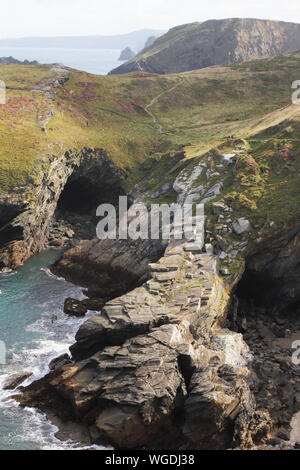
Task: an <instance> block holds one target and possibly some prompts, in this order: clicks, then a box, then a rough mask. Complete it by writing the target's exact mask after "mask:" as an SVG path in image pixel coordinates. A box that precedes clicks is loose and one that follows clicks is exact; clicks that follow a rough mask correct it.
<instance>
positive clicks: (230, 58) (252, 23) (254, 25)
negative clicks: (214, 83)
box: [111, 18, 300, 74]
mask: <svg viewBox="0 0 300 470" xmlns="http://www.w3.org/2000/svg"><path fill="white" fill-rule="evenodd" d="M299 48H300V26H299V25H298V24H296V23H284V22H279V21H266V20H256V19H239V18H234V19H226V20H209V21H205V22H203V23H191V24H187V25H183V26H177V27H176V28H172V29H171V30H170V31H169V32H168V33H167V34H165V35H164V36H162V37H160V38H158V39H157V40H156V41H155V44H154V45H153V46H152V47H148V48H147V51H146V52H144V51H142V52H141V53H140V54H138V55H137V56H136V57H135V58H134V59H132V60H130V61H129V62H127V63H125V64H123V65H121V66H120V67H117V68H116V69H114V70H112V72H111V73H112V74H121V73H129V72H133V71H144V72H150V73H159V74H165V73H178V72H185V71H188V70H195V69H201V68H205V67H210V66H213V65H222V64H235V63H240V62H245V61H249V60H253V59H260V58H264V57H273V56H276V55H279V54H284V53H287V52H292V51H296V50H298V49H299Z"/></svg>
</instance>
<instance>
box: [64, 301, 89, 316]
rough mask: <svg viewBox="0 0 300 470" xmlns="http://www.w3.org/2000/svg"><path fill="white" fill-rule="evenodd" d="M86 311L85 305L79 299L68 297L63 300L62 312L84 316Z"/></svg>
mask: <svg viewBox="0 0 300 470" xmlns="http://www.w3.org/2000/svg"><path fill="white" fill-rule="evenodd" d="M87 311H88V309H87V307H86V305H85V304H84V303H83V302H81V301H80V300H76V299H71V298H68V299H66V300H65V304H64V312H65V313H66V314H67V315H72V316H74V317H84V315H85V314H86V312H87Z"/></svg>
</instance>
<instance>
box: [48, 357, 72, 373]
mask: <svg viewBox="0 0 300 470" xmlns="http://www.w3.org/2000/svg"><path fill="white" fill-rule="evenodd" d="M71 362H72V361H71V359H70V356H69V354H62V355H61V356H58V357H56V358H55V359H52V361H51V362H50V363H49V369H50V370H55V369H58V368H59V367H62V366H65V365H66V364H70V363H71Z"/></svg>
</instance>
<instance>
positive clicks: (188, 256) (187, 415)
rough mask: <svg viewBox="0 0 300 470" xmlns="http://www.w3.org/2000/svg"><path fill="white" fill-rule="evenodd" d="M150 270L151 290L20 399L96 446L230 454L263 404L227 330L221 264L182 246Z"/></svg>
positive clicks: (107, 316) (117, 308)
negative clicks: (88, 434)
mask: <svg viewBox="0 0 300 470" xmlns="http://www.w3.org/2000/svg"><path fill="white" fill-rule="evenodd" d="M150 271H151V276H150V279H149V281H147V282H146V283H145V284H144V285H143V286H142V287H139V288H137V289H135V290H133V291H132V292H130V293H128V294H126V295H124V296H122V297H120V298H117V299H115V300H112V301H110V302H108V303H107V304H106V305H105V307H104V309H103V311H102V314H101V315H98V316H96V317H93V318H91V319H89V320H87V322H86V323H85V324H83V326H82V327H81V328H80V329H79V331H78V333H77V336H76V343H75V345H74V346H72V348H71V352H72V357H73V361H75V362H73V363H72V364H70V365H65V366H63V367H61V368H59V369H56V370H55V371H54V372H52V373H50V374H49V375H48V376H46V377H45V378H43V379H41V380H40V381H38V382H34V383H33V384H32V385H30V386H29V387H27V388H26V390H25V392H24V394H23V395H22V396H21V397H19V398H18V400H19V401H20V403H21V404H22V405H26V406H28V405H29V406H37V407H39V408H41V409H43V410H45V411H48V412H49V410H51V413H53V411H54V412H55V413H57V414H58V415H60V416H62V415H66V414H67V415H68V418H69V419H73V420H76V419H80V421H83V422H84V423H85V424H86V426H87V427H89V428H91V429H92V430H93V431H92V434H93V436H94V441H95V442H100V443H101V442H102V443H103V442H109V443H111V444H112V445H114V446H116V447H122V448H138V447H142V446H147V447H148V448H161V447H164V446H167V447H169V448H178V446H179V445H180V446H181V447H182V446H184V447H188V448H203V449H205V448H216V449H217V448H226V447H227V446H228V445H231V444H232V443H233V439H234V433H235V431H234V429H235V422H236V420H237V419H238V418H239V427H238V428H237V429H236V433H237V434H238V435H240V434H241V433H240V431H239V430H240V429H244V428H243V426H242V425H241V416H240V415H241V413H243V416H244V420H242V422H243V423H244V424H245V423H246V422H248V421H247V419H246V418H245V417H246V416H248V420H249V419H250V417H251V416H252V414H253V411H254V403H253V398H252V394H251V392H250V389H249V385H250V383H251V373H250V372H249V369H248V366H249V364H250V362H251V354H250V352H249V349H248V347H247V346H246V344H245V343H244V342H243V339H242V336H241V335H239V334H237V333H233V332H231V331H229V330H227V329H223V328H222V324H223V323H224V320H225V317H226V309H227V307H228V296H227V294H226V289H225V287H224V285H223V282H222V280H221V279H220V278H219V276H218V270H217V258H215V257H214V256H211V255H206V254H197V255H195V254H192V252H190V251H189V248H188V244H186V245H185V244H183V245H182V244H180V245H179V246H175V247H173V248H172V247H170V248H168V249H167V251H166V253H165V256H164V257H163V258H161V259H160V261H159V262H158V263H155V264H151V265H150ZM65 403H68V406H67V407H66V406H64V404H65Z"/></svg>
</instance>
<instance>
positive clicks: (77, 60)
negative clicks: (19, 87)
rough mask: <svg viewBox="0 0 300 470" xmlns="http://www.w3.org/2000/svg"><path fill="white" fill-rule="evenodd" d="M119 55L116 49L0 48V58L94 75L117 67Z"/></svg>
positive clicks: (105, 72)
mask: <svg viewBox="0 0 300 470" xmlns="http://www.w3.org/2000/svg"><path fill="white" fill-rule="evenodd" d="M120 53H121V51H120V50H117V49H63V48H33V47H29V48H27V47H0V57H10V56H13V57H14V58H15V59H18V60H26V59H27V60H37V61H38V62H40V63H41V64H53V63H61V64H64V65H66V66H67V67H72V68H74V69H77V70H83V71H85V72H89V73H94V74H96V75H106V74H107V73H108V72H110V71H111V70H112V69H114V68H116V67H118V66H119V65H120V64H121V63H122V62H119V60H118V59H119V57H120ZM0 78H1V77H0Z"/></svg>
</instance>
